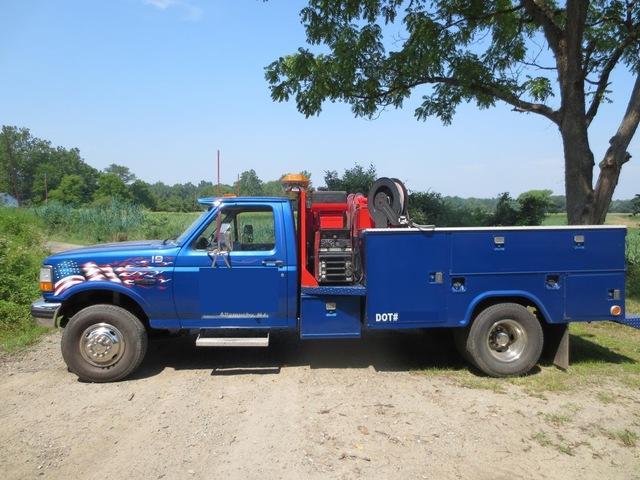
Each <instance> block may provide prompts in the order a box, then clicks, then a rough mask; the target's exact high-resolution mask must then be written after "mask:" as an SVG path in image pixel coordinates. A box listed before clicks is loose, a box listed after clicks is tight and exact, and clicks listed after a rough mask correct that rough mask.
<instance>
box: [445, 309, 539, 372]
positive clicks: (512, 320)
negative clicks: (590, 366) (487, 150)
mask: <svg viewBox="0 0 640 480" xmlns="http://www.w3.org/2000/svg"><path fill="white" fill-rule="evenodd" d="M465 333H466V342H465V343H464V352H466V355H465V357H467V358H468V360H470V361H471V363H473V364H474V365H475V366H476V367H478V369H480V370H481V371H482V372H483V373H485V374H487V375H490V376H492V377H513V376H520V375H525V374H526V373H528V372H529V371H530V370H531V369H532V368H533V367H534V366H535V365H536V363H538V360H539V359H540V355H541V353H542V346H543V342H544V340H543V339H544V334H543V332H542V326H541V325H540V322H539V321H538V319H537V318H536V316H535V315H534V314H533V313H531V312H530V311H529V310H527V308H525V307H523V306H522V305H519V304H517V303H501V304H497V305H493V306H491V307H489V308H487V309H485V310H483V311H482V312H480V314H478V316H477V317H476V318H475V320H474V321H473V323H472V324H471V326H470V327H469V328H468V329H464V331H462V330H461V332H460V334H461V335H465ZM462 340H463V338H460V339H458V340H457V342H456V343H458V342H461V341H462ZM460 348H462V345H460Z"/></svg>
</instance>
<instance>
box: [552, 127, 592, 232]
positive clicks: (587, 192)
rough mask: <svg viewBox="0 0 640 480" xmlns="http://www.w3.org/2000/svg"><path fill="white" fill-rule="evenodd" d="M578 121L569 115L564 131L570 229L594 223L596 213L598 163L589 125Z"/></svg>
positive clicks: (561, 130) (561, 131) (566, 189)
mask: <svg viewBox="0 0 640 480" xmlns="http://www.w3.org/2000/svg"><path fill="white" fill-rule="evenodd" d="M567 117H569V118H567ZM576 117H578V116H573V115H565V118H566V120H565V121H563V123H562V125H561V127H560V133H561V135H562V143H563V147H564V162H565V174H564V177H565V191H566V196H567V221H568V222H569V225H585V224H590V223H592V222H591V219H592V216H593V210H594V195H593V187H592V185H593V165H594V161H593V152H592V151H591V148H590V147H589V139H588V136H587V129H586V125H584V126H582V125H580V123H583V122H580V119H579V118H576ZM583 118H584V116H583Z"/></svg>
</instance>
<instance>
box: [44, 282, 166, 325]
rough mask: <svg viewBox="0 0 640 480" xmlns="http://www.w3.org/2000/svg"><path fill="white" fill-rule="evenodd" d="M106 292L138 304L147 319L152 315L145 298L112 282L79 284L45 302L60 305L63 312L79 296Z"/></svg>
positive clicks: (151, 309) (150, 306)
mask: <svg viewBox="0 0 640 480" xmlns="http://www.w3.org/2000/svg"><path fill="white" fill-rule="evenodd" d="M106 292H108V293H111V294H112V295H113V294H116V295H117V294H121V295H124V296H126V297H128V298H129V299H131V300H132V301H133V302H135V303H136V304H138V306H139V307H140V308H141V309H142V310H143V311H144V313H145V315H147V317H149V316H150V315H151V314H152V313H153V309H154V308H153V307H152V305H151V304H150V303H149V301H148V300H147V299H146V298H145V297H143V296H142V295H140V293H138V292H136V291H135V290H134V289H133V288H130V287H126V286H124V285H123V284H117V283H114V282H101V281H98V282H85V283H81V284H79V285H74V286H73V287H71V288H69V289H67V290H65V291H64V292H63V293H62V294H61V295H58V296H52V297H50V298H48V299H47V301H50V302H57V303H60V304H62V308H63V310H64V309H66V307H68V306H69V305H73V304H74V303H75V300H74V299H76V298H78V297H79V296H80V297H82V296H91V294H92V293H106Z"/></svg>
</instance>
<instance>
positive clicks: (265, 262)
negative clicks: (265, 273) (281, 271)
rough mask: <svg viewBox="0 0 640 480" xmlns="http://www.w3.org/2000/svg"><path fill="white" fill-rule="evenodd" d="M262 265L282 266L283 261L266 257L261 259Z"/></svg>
mask: <svg viewBox="0 0 640 480" xmlns="http://www.w3.org/2000/svg"><path fill="white" fill-rule="evenodd" d="M262 265H264V266H269V267H283V266H284V262H283V261H282V260H276V259H275V258H267V259H265V260H262Z"/></svg>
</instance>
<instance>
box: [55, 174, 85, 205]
mask: <svg viewBox="0 0 640 480" xmlns="http://www.w3.org/2000/svg"><path fill="white" fill-rule="evenodd" d="M49 198H50V199H51V200H53V201H54V202H58V203H62V204H65V205H71V206H74V207H77V206H79V205H82V204H84V203H87V201H88V200H89V199H87V186H86V183H85V181H84V179H83V178H82V177H81V176H80V175H66V176H65V177H64V178H63V179H62V181H61V182H60V186H59V187H58V188H57V189H55V190H52V191H51V193H50V195H49Z"/></svg>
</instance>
